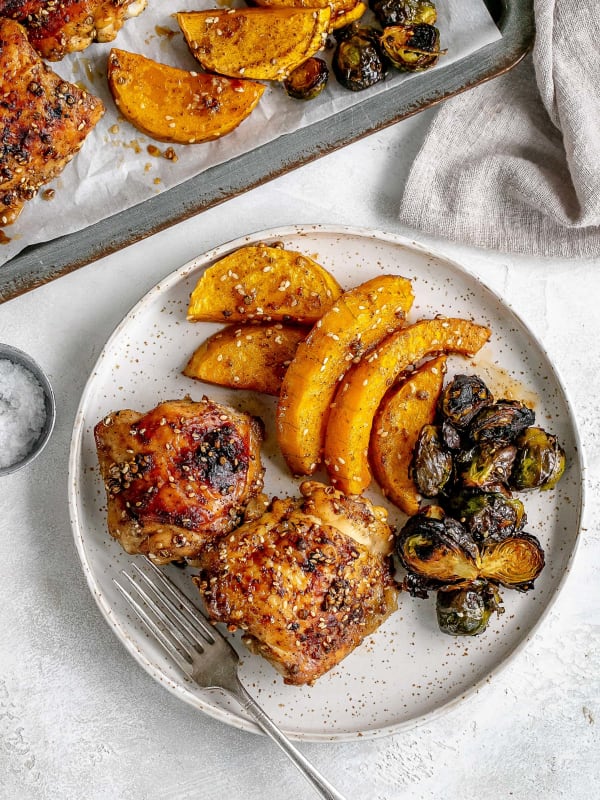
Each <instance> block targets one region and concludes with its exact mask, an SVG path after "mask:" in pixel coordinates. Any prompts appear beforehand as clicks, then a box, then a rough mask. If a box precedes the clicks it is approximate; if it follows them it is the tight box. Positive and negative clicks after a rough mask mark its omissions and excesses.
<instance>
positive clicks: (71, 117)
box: [0, 19, 104, 225]
mask: <svg viewBox="0 0 600 800" xmlns="http://www.w3.org/2000/svg"><path fill="white" fill-rule="evenodd" d="M0 70H1V77H0V131H1V139H0V224H2V225H9V224H11V223H12V222H14V221H15V219H16V218H17V217H18V216H19V214H20V213H21V210H22V208H23V205H24V204H25V202H26V201H27V200H31V198H32V197H34V196H35V194H36V193H37V191H38V189H39V188H40V186H42V185H43V184H45V183H47V182H48V181H50V180H52V179H53V178H55V177H56V176H57V175H58V174H59V173H60V172H62V170H63V169H64V167H65V166H66V164H67V163H68V162H69V161H70V160H71V159H72V158H73V156H74V155H75V154H76V153H77V151H78V150H79V148H80V147H81V145H82V144H83V142H84V139H85V137H86V136H87V135H88V133H89V132H90V131H91V130H92V128H93V127H94V125H95V124H96V123H97V122H98V120H99V119H100V117H101V116H102V114H103V113H104V105H103V104H102V101H101V100H99V99H98V98H97V97H94V96H93V95H91V94H88V93H87V92H85V91H83V90H82V89H80V88H79V87H78V86H75V85H73V84H72V83H68V82H67V81H65V80H63V79H62V78H61V77H59V76H58V75H57V74H56V73H54V72H53V71H52V70H51V69H49V68H48V67H47V66H46V65H45V64H44V62H43V61H42V60H41V58H40V57H39V56H38V54H37V53H36V52H35V50H34V49H33V48H32V47H31V45H30V44H29V42H28V41H27V36H26V34H25V29H24V28H23V27H22V26H21V25H19V24H18V23H17V22H14V21H13V20H10V19H0Z"/></svg>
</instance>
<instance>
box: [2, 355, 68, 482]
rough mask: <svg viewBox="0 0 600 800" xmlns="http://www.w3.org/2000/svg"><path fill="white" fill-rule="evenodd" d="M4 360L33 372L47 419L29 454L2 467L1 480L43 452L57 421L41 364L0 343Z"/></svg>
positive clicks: (52, 399)
mask: <svg viewBox="0 0 600 800" xmlns="http://www.w3.org/2000/svg"><path fill="white" fill-rule="evenodd" d="M4 359H8V361H12V363H13V364H19V365H20V366H22V367H24V368H25V369H27V370H29V372H31V374H32V375H33V376H34V378H35V379H36V380H37V381H38V383H39V384H40V386H41V387H42V390H43V392H44V406H45V410H46V419H45V420H44V425H43V427H42V430H41V431H40V434H39V436H38V438H37V439H36V441H35V442H34V443H33V445H32V446H31V447H30V449H29V452H28V453H26V455H24V456H23V457H22V458H20V459H18V460H17V461H15V462H14V463H12V464H9V465H8V466H5V467H0V478H1V477H3V476H4V475H10V474H11V473H13V472H16V471H17V470H19V469H21V468H22V467H25V466H26V465H27V464H29V463H31V462H32V461H33V459H34V458H36V457H37V456H38V455H39V454H40V453H41V452H42V450H43V449H44V447H45V446H46V444H47V442H48V439H49V438H50V435H51V433H52V430H53V428H54V422H55V419H56V403H55V400H54V392H53V391H52V386H51V385H50V381H49V380H48V378H47V377H46V375H45V373H44V372H43V370H42V369H41V367H40V366H39V364H37V363H36V362H35V361H34V360H33V358H31V356H28V355H27V353H24V352H23V351H22V350H19V349H17V348H16V347H12V346H11V345H9V344H2V343H0V361H1V360H4Z"/></svg>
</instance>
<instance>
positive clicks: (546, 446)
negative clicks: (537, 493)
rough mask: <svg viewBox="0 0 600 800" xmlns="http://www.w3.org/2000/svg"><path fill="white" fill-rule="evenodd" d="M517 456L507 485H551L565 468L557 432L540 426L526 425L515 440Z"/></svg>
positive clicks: (531, 487) (533, 486)
mask: <svg viewBox="0 0 600 800" xmlns="http://www.w3.org/2000/svg"><path fill="white" fill-rule="evenodd" d="M516 447H517V457H516V459H515V463H514V464H513V468H512V472H511V475H510V482H509V483H510V486H511V487H512V488H513V489H517V490H519V491H522V490H526V489H552V488H554V486H556V484H557V483H558V481H559V480H560V478H561V477H562V474H563V472H564V471H565V462H566V459H565V452H564V450H563V449H562V447H561V446H560V444H559V443H558V439H557V438H556V436H554V435H552V434H551V433H547V432H546V431H545V430H544V429H543V428H536V427H529V428H526V429H525V430H524V431H523V433H521V435H520V436H519V437H518V439H517V441H516Z"/></svg>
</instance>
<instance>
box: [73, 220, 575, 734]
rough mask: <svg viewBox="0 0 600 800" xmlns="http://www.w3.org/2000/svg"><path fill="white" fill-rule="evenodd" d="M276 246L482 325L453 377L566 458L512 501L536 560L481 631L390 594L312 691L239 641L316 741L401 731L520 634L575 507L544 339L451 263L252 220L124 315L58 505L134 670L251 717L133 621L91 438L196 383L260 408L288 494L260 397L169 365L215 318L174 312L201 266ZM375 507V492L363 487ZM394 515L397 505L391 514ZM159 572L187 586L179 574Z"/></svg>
mask: <svg viewBox="0 0 600 800" xmlns="http://www.w3.org/2000/svg"><path fill="white" fill-rule="evenodd" d="M260 241H267V242H272V241H282V242H283V243H284V244H285V246H286V247H288V248H290V249H294V250H298V251H300V252H302V253H305V254H307V255H310V256H312V257H313V258H315V259H316V260H317V261H318V262H319V263H321V264H322V265H323V266H324V267H326V268H327V269H329V270H330V271H331V272H332V273H333V274H334V275H335V276H336V277H337V279H338V280H339V282H340V283H341V284H342V286H343V287H344V288H349V287H351V286H354V285H356V284H358V283H361V282H362V281H364V280H367V279H368V278H371V277H374V276H375V275H378V274H381V273H400V274H402V275H404V276H406V277H409V278H411V279H412V281H413V284H414V291H415V296H416V300H415V304H414V307H413V309H412V311H411V314H410V320H416V319H418V318H423V317H428V316H433V315H435V314H444V315H453V316H466V317H470V318H472V319H474V320H475V321H477V322H481V323H484V324H486V325H488V326H489V327H490V328H491V329H492V332H493V335H492V338H491V341H490V343H489V344H487V345H486V346H485V348H484V349H483V350H482V351H481V353H480V354H479V355H478V357H477V358H476V359H474V360H473V361H471V362H465V361H464V360H463V359H460V358H456V359H454V358H453V359H452V361H451V363H450V364H449V374H453V373H456V372H457V371H465V370H473V371H477V372H478V373H479V374H481V375H482V376H483V377H484V379H486V381H487V382H488V384H489V386H490V388H491V389H492V391H494V393H495V394H496V396H497V397H499V396H502V395H503V394H504V393H506V392H510V391H513V392H514V396H516V397H520V398H521V399H524V400H526V401H528V402H530V403H533V404H534V407H535V411H536V415H537V421H538V423H539V424H541V425H543V426H545V427H547V428H548V429H549V430H551V431H552V432H554V433H555V434H557V435H558V437H559V440H560V441H561V443H563V445H564V447H565V449H566V451H567V458H568V467H567V470H566V473H565V475H564V477H563V479H562V481H561V482H560V484H559V486H558V488H557V489H555V490H554V491H551V492H535V493H531V494H529V495H527V496H526V497H524V500H525V504H526V510H527V515H528V518H529V523H528V526H527V530H529V531H530V532H531V533H533V534H535V535H536V536H537V537H538V538H539V539H540V540H541V542H542V544H543V546H544V548H545V551H546V561H547V566H546V567H545V569H544V571H543V573H542V575H541V576H540V578H539V579H538V581H537V582H536V586H535V589H534V590H533V591H531V592H529V593H527V594H520V593H518V592H515V591H508V590H505V591H503V598H504V604H505V607H506V613H505V614H504V615H503V616H501V617H496V616H494V617H493V618H492V621H491V623H490V626H489V628H488V630H487V631H486V632H485V633H484V634H483V635H481V636H479V637H474V638H469V639H467V640H465V639H462V638H453V637H449V636H446V635H444V634H442V633H440V631H439V630H438V628H437V623H436V620H435V608H434V605H435V601H434V597H433V596H431V597H430V598H429V599H428V600H417V599H412V598H410V597H409V596H407V595H406V596H404V595H403V596H401V598H400V608H399V611H398V612H397V613H395V614H393V615H392V617H391V618H390V619H388V621H387V622H386V623H385V624H384V625H383V626H382V627H381V628H380V629H379V630H378V631H377V632H376V633H375V634H374V635H372V636H370V637H369V638H368V639H367V640H366V641H365V642H364V643H363V644H362V646H361V647H359V648H357V650H355V651H354V653H352V654H351V655H350V656H349V657H348V658H347V659H345V660H344V661H343V662H342V663H341V664H340V665H339V666H338V667H337V668H336V669H334V670H332V671H331V672H330V673H328V674H327V675H325V676H324V677H322V678H321V679H320V680H319V681H317V684H316V685H315V686H313V687H291V686H285V685H284V684H283V682H282V680H281V678H280V677H279V676H278V674H277V673H276V672H275V671H274V670H273V669H272V667H271V666H270V665H269V664H268V663H267V662H266V661H264V660H263V659H261V658H260V657H258V656H253V655H250V654H249V653H247V652H246V651H244V650H243V648H242V647H241V646H240V651H241V652H243V666H242V672H241V675H242V680H243V682H244V683H245V685H246V686H247V687H248V688H249V689H250V691H251V692H252V693H253V695H254V696H255V697H256V698H257V700H258V701H259V702H260V703H261V704H262V705H263V706H264V708H265V710H266V711H267V713H268V714H270V715H271V716H272V718H273V719H274V720H275V722H276V723H277V724H279V726H280V727H281V728H282V729H283V730H284V731H285V732H286V733H287V734H288V735H290V736H291V737H293V738H296V739H305V740H313V741H326V740H351V739H353V738H356V737H358V736H361V737H363V738H364V737H374V736H380V735H383V734H389V733H393V732H396V731H398V730H399V729H402V728H406V727H409V726H411V725H414V724H416V723H417V722H420V721H422V720H424V719H426V718H429V719H430V718H431V717H432V715H434V714H437V713H440V712H442V711H443V710H444V709H447V708H448V707H450V706H451V705H453V704H455V703H456V702H459V701H461V700H463V699H464V698H465V697H467V696H468V695H470V694H471V693H473V692H474V691H475V690H476V689H477V687H478V686H479V685H480V684H482V682H484V681H486V680H489V678H490V676H491V675H493V674H495V673H496V672H497V671H498V669H499V668H500V667H501V666H502V665H504V664H505V663H506V662H507V660H508V659H509V657H510V656H511V655H513V654H514V653H515V652H516V651H517V649H519V648H520V647H522V646H523V645H524V644H525V643H526V642H527V640H528V639H529V638H530V637H531V635H532V632H533V630H534V628H535V627H536V625H537V624H538V623H539V621H540V620H541V618H542V616H543V615H544V613H545V612H546V611H547V609H548V608H549V606H550V604H551V602H552V601H553V599H554V598H555V597H556V594H557V592H558V590H559V588H560V585H561V583H562V581H563V579H564V577H565V575H566V572H567V570H568V567H569V562H570V560H571V557H572V555H573V552H574V549H575V545H576V542H577V538H578V533H579V528H580V515H581V509H582V504H583V484H582V473H583V466H582V458H581V448H580V446H579V440H578V435H577V430H576V427H575V424H574V420H573V416H572V413H571V410H570V407H569V403H568V400H567V398H566V395H565V392H564V390H563V387H562V385H561V382H560V379H559V378H558V376H557V374H556V371H555V369H554V368H553V366H552V364H551V363H550V361H549V359H548V357H547V355H546V353H545V352H544V349H543V347H542V346H541V344H540V343H539V342H538V341H536V339H535V338H534V336H533V335H532V333H531V332H530V331H529V330H528V329H527V327H526V325H525V324H524V323H523V322H522V321H521V320H520V319H519V318H518V317H517V316H516V315H515V314H514V313H513V312H512V311H511V309H510V308H508V307H507V305H506V304H505V303H504V302H503V301H502V300H501V299H500V298H499V297H498V296H497V295H495V294H494V293H493V292H492V291H490V290H489V289H487V288H486V287H485V286H483V285H482V284H481V283H480V282H479V281H478V280H477V279H476V278H474V277H473V276H472V275H470V274H468V273H467V272H465V271H464V270H463V269H462V268H461V267H460V266H458V265H457V264H455V263H453V262H451V261H449V260H447V259H445V258H443V257H441V256H439V255H437V254H434V253H431V252H429V251H427V250H425V249H424V248H423V247H420V246H419V245H417V244H415V243H414V242H410V241H408V240H405V239H403V238H401V237H398V236H393V235H389V234H383V233H380V232H373V231H366V230H360V229H354V228H353V229H349V228H332V227H321V226H305V227H288V228H283V229H278V230H270V231H262V232H260V233H257V234H253V235H250V236H247V237H244V238H243V239H240V240H237V241H235V242H230V243H228V244H226V245H224V246H222V247H219V248H217V249H215V250H212V251H210V252H208V253H206V254H204V255H203V256H200V257H198V258H196V259H194V260H193V261H192V262H190V263H189V264H186V265H185V266H184V267H182V268H181V269H179V270H178V271H177V272H175V273H173V274H172V275H171V276H169V277H168V278H166V279H165V280H163V281H161V282H160V284H159V285H157V286H156V287H155V288H154V289H152V290H151V291H150V292H149V293H148V294H147V295H146V296H145V297H144V298H143V299H142V300H141V301H140V302H139V303H138V304H137V305H136V306H135V308H134V309H133V310H132V311H131V312H130V313H129V314H128V315H127V316H126V317H125V319H124V320H123V321H122V322H121V324H120V325H119V326H118V328H117V329H116V330H115V332H114V333H113V335H112V337H111V338H110V339H109V341H108V343H107V344H106V346H105V348H104V350H103V352H102V354H101V355H100V358H99V359H98V362H97V363H96V365H95V367H94V369H93V370H92V374H91V376H90V379H89V381H88V384H87V386H86V388H85V390H84V392H83V396H82V399H81V404H80V407H79V410H78V413H77V417H76V421H75V427H74V433H73V442H72V449H71V458H70V477H69V500H70V509H71V517H72V524H73V530H74V535H75V541H76V544H77V548H78V551H79V555H80V557H81V561H82V564H83V567H84V570H85V574H86V577H87V580H88V583H89V585H90V588H91V590H92V593H93V595H94V597H95V599H96V601H97V603H98V605H99V607H100V609H101V611H102V613H103V614H104V616H105V617H106V619H107V621H108V623H109V624H110V625H111V626H112V627H113V629H114V631H115V633H116V634H117V636H118V637H119V639H120V640H121V641H122V642H123V643H124V644H125V646H126V647H127V648H128V650H129V651H130V652H131V653H132V655H133V656H134V657H135V658H136V659H137V661H138V662H139V663H140V664H142V665H143V667H144V668H145V669H146V670H147V671H148V672H149V673H150V674H151V675H152V676H153V677H154V678H156V679H157V680H160V681H161V682H162V683H163V684H164V685H165V686H166V687H167V688H169V689H170V690H172V691H173V692H175V694H177V695H178V696H179V697H181V698H182V699H183V700H185V701H186V702H188V703H190V704H192V705H193V706H195V707H196V708H199V709H201V710H202V711H204V712H206V713H208V714H210V715H211V716H214V717H216V718H218V719H221V720H223V721H225V722H227V723H229V724H231V725H235V726H237V727H240V728H245V729H248V730H253V731H254V730H256V728H255V726H254V724H253V723H252V722H251V721H250V720H249V719H248V718H247V717H246V716H245V715H244V714H243V713H242V712H241V711H240V710H239V709H238V707H237V706H236V705H235V704H234V703H230V702H228V701H227V699H226V698H224V697H223V696H222V695H221V694H220V693H218V692H209V691H205V690H201V689H198V688H196V687H194V686H193V685H192V684H191V683H190V682H189V681H188V680H186V679H185V677H184V676H183V675H182V674H181V673H180V672H179V670H178V669H177V668H175V667H174V666H173V665H172V664H171V663H170V661H169V660H168V659H167V657H166V656H165V655H164V654H163V652H162V651H161V650H160V648H159V647H158V646H157V645H155V644H154V642H153V641H151V640H150V639H149V638H148V636H147V634H146V633H145V631H144V630H143V629H142V626H141V625H140V623H138V622H137V621H136V620H135V619H132V617H131V616H130V614H129V613H128V611H127V609H126V608H125V607H124V604H123V602H122V600H121V598H120V596H119V595H118V593H117V591H116V590H115V587H114V584H113V582H112V579H113V577H115V576H117V575H118V573H119V571H120V569H122V568H123V567H126V566H127V565H128V564H129V563H130V562H131V560H132V557H131V556H128V555H126V554H125V553H124V552H123V551H122V550H121V548H120V546H119V544H118V543H116V542H115V541H113V540H111V538H110V537H109V535H108V533H107V528H106V504H105V496H104V488H103V485H102V482H101V480H100V477H99V473H98V469H97V460H96V453H95V447H94V441H93V435H92V432H93V427H94V425H95V423H96V422H97V421H98V420H100V419H101V418H103V417H104V416H106V415H107V414H108V412H110V411H113V410H116V409H120V408H133V409H137V410H142V411H144V410H149V409H150V408H152V407H153V406H155V405H157V404H158V403H159V402H162V401H164V400H169V399H174V398H178V397H182V396H183V395H185V394H188V393H189V394H190V395H191V396H192V397H193V398H195V399H199V398H200V397H201V396H202V394H204V393H206V394H208V395H209V396H210V397H211V398H214V399H215V400H218V401H220V402H225V403H228V404H230V405H232V406H235V407H237V408H240V409H245V410H247V411H250V412H252V413H258V414H260V416H262V418H263V419H264V421H265V423H266V427H267V433H268V438H267V442H266V444H265V447H264V450H263V453H264V459H265V464H266V469H267V472H266V488H267V491H268V492H269V493H270V494H271V495H274V494H278V495H280V496H281V495H284V494H296V493H297V491H296V489H297V485H296V482H295V481H294V480H293V479H292V478H290V476H289V475H288V474H287V472H286V469H285V465H284V463H283V461H282V459H281V457H280V455H279V454H278V452H277V447H276V442H275V435H274V427H273V410H274V401H273V399H272V398H268V397H266V396H262V395H253V394H250V393H246V392H235V391H232V390H227V389H224V390H223V389H220V388H218V387H213V386H208V385H205V384H200V383H198V382H196V381H193V380H191V379H189V378H186V377H184V376H183V375H182V374H181V369H182V367H183V366H184V364H185V363H186V361H187V359H188V357H189V356H190V354H191V353H192V351H193V350H194V349H195V347H196V346H197V345H198V344H200V342H201V341H203V340H204V339H205V338H206V337H207V336H208V335H209V334H211V333H212V332H213V331H214V330H216V328H217V327H218V326H216V325H210V324H204V323H196V324H192V323H188V322H186V319H185V316H186V309H187V304H188V299H189V295H190V292H191V290H192V289H193V287H194V285H195V284H196V281H197V280H198V278H199V276H200V275H201V273H202V271H203V270H204V269H205V268H206V267H207V266H209V265H210V264H211V263H213V262H214V261H215V260H216V259H218V258H221V257H223V256H224V255H226V254H227V253H229V252H231V251H232V250H235V249H237V248H238V247H240V246H242V245H244V244H251V243H256V242H260ZM369 494H370V496H371V498H372V499H375V500H376V501H378V502H383V499H382V497H381V495H380V494H379V492H378V490H376V489H375V490H373V491H371V490H370V492H369ZM391 521H392V523H396V524H398V523H399V524H401V523H402V521H403V518H402V515H401V514H400V513H399V512H398V511H397V510H394V509H392V510H391ZM168 571H169V573H170V575H171V576H172V577H173V578H174V579H175V580H176V581H177V582H178V583H179V584H180V585H181V586H183V587H185V588H186V590H187V591H188V592H190V593H192V594H193V593H194V589H193V587H192V586H191V581H190V580H189V574H188V571H186V570H181V569H178V568H176V567H169V568H168Z"/></svg>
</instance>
